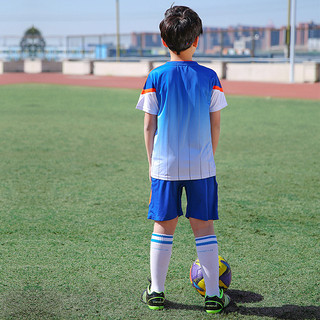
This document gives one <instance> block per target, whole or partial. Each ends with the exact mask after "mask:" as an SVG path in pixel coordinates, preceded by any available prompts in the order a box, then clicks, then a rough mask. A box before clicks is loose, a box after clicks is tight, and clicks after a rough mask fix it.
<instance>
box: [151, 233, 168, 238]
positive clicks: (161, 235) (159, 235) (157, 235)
mask: <svg viewBox="0 0 320 320" xmlns="http://www.w3.org/2000/svg"><path fill="white" fill-rule="evenodd" d="M152 235H153V236H155V237H162V238H169V239H173V236H170V235H166V234H157V233H153V234H152Z"/></svg>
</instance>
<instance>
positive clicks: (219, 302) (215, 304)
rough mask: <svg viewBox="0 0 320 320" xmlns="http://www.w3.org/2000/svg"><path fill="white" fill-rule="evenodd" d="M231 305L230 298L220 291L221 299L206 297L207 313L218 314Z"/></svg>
mask: <svg viewBox="0 0 320 320" xmlns="http://www.w3.org/2000/svg"><path fill="white" fill-rule="evenodd" d="M229 303H230V297H229V296H228V295H226V294H225V293H224V292H223V290H222V289H220V297H218V296H213V297H209V296H206V299H205V310H206V312H207V313H218V312H220V311H221V310H222V309H223V308H225V307H226V306H227V305H228V304H229Z"/></svg>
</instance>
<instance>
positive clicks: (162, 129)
mask: <svg viewBox="0 0 320 320" xmlns="http://www.w3.org/2000/svg"><path fill="white" fill-rule="evenodd" d="M226 106H227V102H226V99H225V96H224V93H223V90H222V86H221V83H220V81H219V79H218V76H217V74H216V73H215V72H214V71H213V70H211V69H209V68H206V67H204V66H201V65H199V64H198V63H197V62H195V61H170V62H167V63H165V64H164V65H162V66H160V67H158V68H156V69H154V70H152V71H151V72H150V73H149V75H148V77H147V80H146V82H145V85H144V88H143V90H142V92H141V95H140V98H139V101H138V104H137V106H136V108H137V109H140V110H143V111H144V112H147V113H150V114H153V115H157V131H156V134H155V139H154V148H153V153H152V166H151V177H153V178H156V179H160V180H169V181H176V180H197V179H205V178H209V177H212V176H215V175H216V167H215V163H214V158H213V151H212V140H211V126H210V112H215V111H218V110H221V109H222V108H224V107H226Z"/></svg>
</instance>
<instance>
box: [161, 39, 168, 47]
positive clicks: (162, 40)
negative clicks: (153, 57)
mask: <svg viewBox="0 0 320 320" xmlns="http://www.w3.org/2000/svg"><path fill="white" fill-rule="evenodd" d="M161 41H162V44H163V45H164V46H165V47H166V48H168V46H167V44H166V43H165V42H164V40H163V39H162V38H161Z"/></svg>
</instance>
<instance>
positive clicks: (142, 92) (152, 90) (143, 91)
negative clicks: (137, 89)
mask: <svg viewBox="0 0 320 320" xmlns="http://www.w3.org/2000/svg"><path fill="white" fill-rule="evenodd" d="M150 92H156V89H155V88H151V89H144V90H142V91H141V94H145V93H150Z"/></svg>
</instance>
